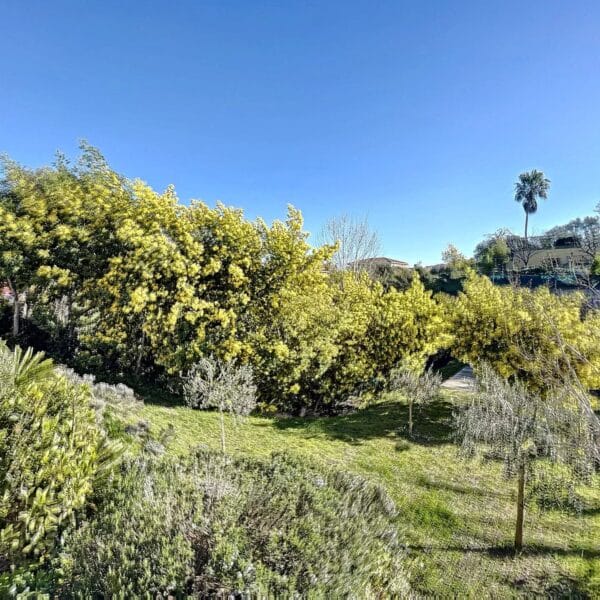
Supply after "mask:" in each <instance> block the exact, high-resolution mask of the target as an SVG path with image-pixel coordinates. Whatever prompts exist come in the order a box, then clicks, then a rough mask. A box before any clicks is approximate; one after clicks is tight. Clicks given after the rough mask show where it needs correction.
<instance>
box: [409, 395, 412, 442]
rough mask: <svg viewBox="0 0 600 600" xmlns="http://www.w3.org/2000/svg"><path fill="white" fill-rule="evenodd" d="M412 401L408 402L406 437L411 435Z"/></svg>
mask: <svg viewBox="0 0 600 600" xmlns="http://www.w3.org/2000/svg"><path fill="white" fill-rule="evenodd" d="M412 413H413V403H412V401H409V402H408V437H412V432H413V418H412V417H413V415H412Z"/></svg>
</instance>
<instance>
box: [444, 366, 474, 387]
mask: <svg viewBox="0 0 600 600" xmlns="http://www.w3.org/2000/svg"><path fill="white" fill-rule="evenodd" d="M442 387H443V388H444V389H447V390H459V391H463V392H468V391H472V390H473V389H474V387H475V377H474V375H473V369H472V368H471V367H470V366H469V365H467V366H466V367H463V368H462V369H461V370H460V371H459V372H458V373H456V375H452V377H450V378H448V379H446V381H444V383H442Z"/></svg>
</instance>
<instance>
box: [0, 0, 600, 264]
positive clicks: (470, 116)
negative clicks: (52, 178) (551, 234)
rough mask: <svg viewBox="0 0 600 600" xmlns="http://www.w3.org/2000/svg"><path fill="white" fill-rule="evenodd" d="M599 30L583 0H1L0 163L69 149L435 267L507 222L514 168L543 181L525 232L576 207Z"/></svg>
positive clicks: (594, 9) (594, 191) (588, 197)
mask: <svg viewBox="0 0 600 600" xmlns="http://www.w3.org/2000/svg"><path fill="white" fill-rule="evenodd" d="M599 32H600V3H599V2H597V1H589V2H580V1H577V0H573V1H570V2H566V1H561V2H558V1H553V0H545V1H531V0H530V1H528V2H511V1H487V0H486V1H485V2H482V1H477V2H461V1H459V0H455V1H447V2H441V1H437V2H436V1H433V0H432V1H430V2H421V1H418V0H414V1H412V2H402V1H395V2H375V1H373V0H370V1H369V2H352V1H340V2H333V1H332V2H294V1H292V0H286V1H280V2H261V1H251V0H243V1H239V2H232V1H227V0H221V1H218V2H217V1H215V2H201V1H199V0H194V1H183V0H178V1H177V2H173V1H171V2H167V1H165V2H152V1H145V2H134V1H133V0H125V1H123V0H120V1H111V0H103V1H95V2H92V1H89V2H84V1H82V0H80V1H77V2H65V1H61V0H54V1H53V2H46V1H43V2H42V1H35V0H28V1H27V2H23V1H21V0H14V1H13V0H8V1H7V0H0V151H3V152H6V153H8V154H9V155H10V156H11V157H13V158H15V159H16V160H18V161H20V162H23V163H25V164H27V165H31V166H37V165H42V164H46V163H48V162H50V161H51V160H52V156H53V153H54V151H55V150H56V149H61V150H63V151H65V152H67V153H69V154H74V152H75V150H76V145H77V140H78V139H80V138H86V139H87V140H89V141H90V142H91V143H92V144H94V145H96V146H98V147H99V148H100V149H101V150H102V151H103V153H104V154H105V155H106V156H107V158H108V159H109V161H110V163H111V165H112V166H113V168H115V169H116V170H118V171H120V172H122V173H124V174H126V175H128V176H136V177H140V178H142V179H144V180H146V181H148V182H149V183H150V184H151V185H152V186H154V187H156V188H158V189H162V188H164V187H165V186H166V185H167V184H169V183H174V184H175V186H176V188H177V190H178V193H179V196H180V198H181V199H182V201H184V202H187V201H189V199H190V198H201V199H203V200H205V201H206V202H208V203H210V204H212V203H214V202H215V201H216V200H221V201H223V202H225V203H226V204H231V205H235V206H240V207H242V208H244V210H245V211H246V214H247V215H248V216H249V217H251V218H253V217H255V216H262V217H264V218H266V219H267V220H271V219H273V218H278V217H283V216H285V210H286V205H287V204H288V203H291V204H294V205H295V206H297V207H299V208H300V209H302V211H303V213H304V216H305V220H306V227H307V229H308V230H309V231H313V232H316V231H318V230H319V228H320V227H321V225H322V224H323V222H324V221H325V220H326V219H328V218H329V217H331V216H334V215H336V214H339V213H341V212H348V213H351V214H356V215H360V214H363V213H368V215H369V219H370V221H371V224H372V225H373V227H374V228H376V229H377V230H378V231H379V233H380V236H381V238H382V241H383V246H384V252H385V254H386V255H388V256H392V257H395V258H400V259H404V260H407V261H409V262H411V263H413V262H416V261H422V262H424V263H425V264H428V263H435V262H438V261H439V257H440V253H441V251H442V249H443V248H444V247H445V246H446V245H447V244H448V243H449V242H453V243H455V244H456V245H457V246H458V247H459V248H460V249H462V250H463V251H465V252H467V253H470V252H472V250H473V247H474V246H475V244H476V243H477V242H478V241H479V240H480V239H481V238H482V236H483V235H484V234H486V233H489V232H492V231H494V230H495V229H497V228H499V227H510V228H514V229H516V230H519V231H520V230H521V229H522V226H523V212H522V209H521V208H520V207H519V206H518V205H517V204H516V203H515V202H514V201H513V199H512V195H513V184H514V181H515V179H516V177H517V175H518V174H519V173H520V172H521V171H524V170H528V169H531V168H538V169H542V170H544V171H545V173H546V175H547V176H548V177H549V178H550V179H551V180H552V188H551V192H550V197H549V200H548V202H546V203H544V205H543V206H541V208H540V211H539V212H538V214H537V215H535V216H534V217H533V219H532V221H531V227H532V229H533V231H534V232H535V231H538V232H539V231H541V230H543V229H544V228H546V227H549V226H552V225H555V224H557V223H560V222H563V221H565V220H567V219H570V218H573V217H576V216H582V215H586V214H591V213H592V211H593V208H594V207H595V205H596V204H597V203H598V202H599V201H600V178H599V177H598V167H599V165H600V33H599Z"/></svg>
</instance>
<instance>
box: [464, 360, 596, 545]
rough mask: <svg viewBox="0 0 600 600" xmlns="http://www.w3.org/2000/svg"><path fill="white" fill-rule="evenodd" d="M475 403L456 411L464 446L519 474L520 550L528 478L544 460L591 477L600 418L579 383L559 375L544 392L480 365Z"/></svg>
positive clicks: (510, 473)
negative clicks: (578, 385)
mask: <svg viewBox="0 0 600 600" xmlns="http://www.w3.org/2000/svg"><path fill="white" fill-rule="evenodd" d="M478 370H479V374H478V381H477V388H476V391H475V393H474V394H473V396H472V398H471V401H470V403H469V404H468V405H467V406H466V407H465V408H464V409H463V410H462V411H460V412H459V413H458V414H457V416H456V425H457V427H456V431H457V434H458V436H459V438H460V441H461V443H462V450H463V451H464V452H465V453H466V454H467V455H469V456H473V455H475V454H476V453H477V451H478V450H480V449H481V450H485V451H486V452H484V453H483V456H484V457H486V458H488V459H489V458H492V459H502V460H503V461H504V465H505V474H506V476H507V477H509V478H513V477H516V479H517V519H516V527H515V544H514V545H515V549H516V550H520V549H521V548H522V546H523V521H524V508H525V483H526V478H527V474H528V473H531V471H532V470H533V469H534V468H535V462H536V461H538V460H549V461H553V462H560V463H562V464H564V465H567V466H568V467H570V471H571V474H572V477H573V478H574V479H584V480H585V479H587V478H589V477H590V476H591V474H592V473H593V472H594V469H595V468H597V466H598V464H600V463H599V460H600V452H599V441H600V436H599V428H598V420H597V417H596V416H595V415H594V413H593V411H590V410H589V408H588V406H589V405H588V404H587V402H586V401H585V398H583V397H582V396H581V395H580V394H581V389H580V388H578V387H577V386H576V385H574V384H570V383H568V382H565V381H562V382H559V381H558V380H557V383H556V385H554V386H552V387H549V389H548V391H547V392H546V393H544V395H543V396H542V395H538V394H536V393H533V392H530V391H528V390H527V389H526V388H525V386H524V385H523V384H522V383H521V382H519V381H514V382H509V381H507V380H506V379H503V378H502V377H500V376H499V375H498V374H497V373H496V372H494V370H493V369H492V368H491V367H490V366H489V365H485V364H484V365H481V366H480V367H479V369H478Z"/></svg>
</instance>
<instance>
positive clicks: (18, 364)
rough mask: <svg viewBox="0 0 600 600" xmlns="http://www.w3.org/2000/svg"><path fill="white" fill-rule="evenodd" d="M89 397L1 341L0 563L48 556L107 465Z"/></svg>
mask: <svg viewBox="0 0 600 600" xmlns="http://www.w3.org/2000/svg"><path fill="white" fill-rule="evenodd" d="M89 402H90V393H89V389H88V388H87V387H86V386H81V385H76V384H73V383H71V382H69V381H68V380H67V379H66V378H65V377H63V376H60V375H59V374H57V373H56V372H55V371H54V370H53V367H52V363H51V362H50V361H49V360H44V359H43V356H42V355H41V354H33V353H32V351H31V350H29V351H27V352H25V353H24V352H22V351H21V349H20V348H17V349H15V351H14V352H13V351H11V350H9V349H8V348H7V347H6V346H5V345H4V344H2V345H0V565H1V564H6V565H10V566H12V567H18V566H19V565H27V564H32V563H41V562H44V561H45V560H47V559H48V557H49V555H50V551H51V550H52V548H53V546H54V544H55V542H56V540H57V538H58V536H59V535H60V534H61V532H62V531H63V530H64V529H65V528H66V527H68V526H69V525H71V524H72V522H73V517H74V513H75V511H76V510H77V509H80V508H82V507H83V506H84V504H85V502H86V499H87V497H88V496H89V494H90V493H91V491H92V489H93V485H94V483H95V482H96V481H97V480H98V478H99V477H101V476H102V475H104V474H105V473H106V470H107V469H108V467H109V466H110V465H111V464H112V460H113V458H114V448H113V447H110V446H108V445H107V444H106V442H105V440H104V435H103V433H102V431H101V430H100V429H99V428H98V427H97V425H96V418H95V415H94V411H93V410H92V409H91V408H90V405H89ZM0 568H1V567H0Z"/></svg>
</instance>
